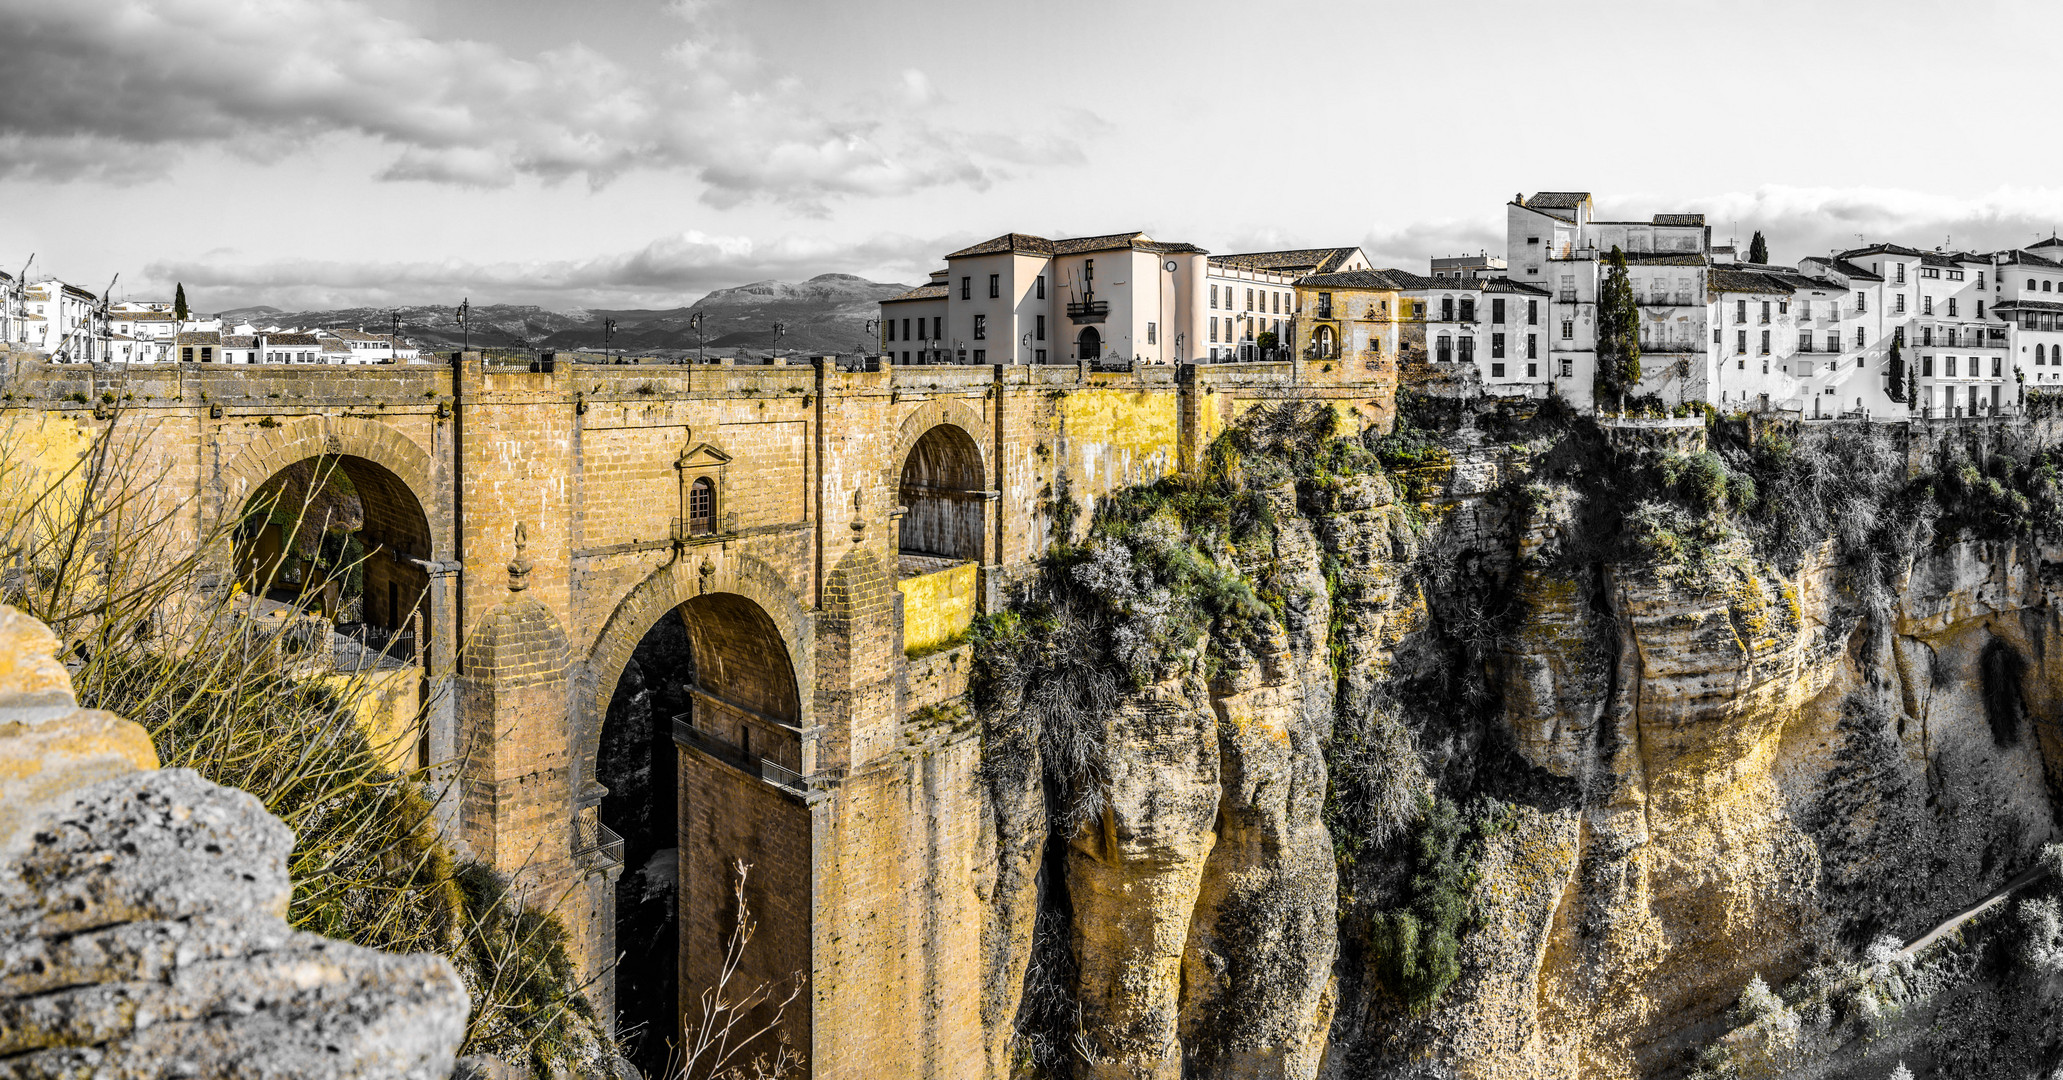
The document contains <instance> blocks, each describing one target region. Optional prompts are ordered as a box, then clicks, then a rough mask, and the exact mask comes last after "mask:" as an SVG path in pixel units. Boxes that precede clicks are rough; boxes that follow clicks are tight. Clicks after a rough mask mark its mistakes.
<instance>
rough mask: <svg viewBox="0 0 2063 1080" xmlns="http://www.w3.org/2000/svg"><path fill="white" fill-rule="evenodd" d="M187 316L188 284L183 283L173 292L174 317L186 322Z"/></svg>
mask: <svg viewBox="0 0 2063 1080" xmlns="http://www.w3.org/2000/svg"><path fill="white" fill-rule="evenodd" d="M186 315H187V311H186V283H185V282H183V281H182V282H180V283H179V285H178V287H177V288H175V289H174V290H173V291H172V317H173V318H175V319H178V320H180V321H182V322H184V321H185V319H186Z"/></svg>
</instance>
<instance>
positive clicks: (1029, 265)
mask: <svg viewBox="0 0 2063 1080" xmlns="http://www.w3.org/2000/svg"><path fill="white" fill-rule="evenodd" d="M1206 273H1207V270H1206V267H1205V252H1204V250H1203V249H1202V248H1199V247H1196V246H1194V245H1192V244H1180V243H1163V242H1161V241H1158V240H1155V239H1153V238H1152V237H1150V236H1147V235H1146V234H1145V233H1143V232H1130V233H1115V234H1112V235H1109V236H1087V237H1076V238H1072V239H1064V240H1049V239H1046V238H1045V237H1040V236H1029V235H1026V234H1024V233H1005V234H1004V235H1002V236H998V237H996V238H995V239H993V240H988V241H985V242H983V243H980V244H975V245H973V246H972V247H967V248H962V249H961V250H959V251H955V252H953V253H952V254H950V255H947V256H946V270H945V273H944V280H943V283H942V284H939V283H937V282H938V279H939V275H933V280H934V284H931V285H926V286H924V287H922V288H919V289H915V290H912V291H911V292H910V293H905V294H902V295H901V296H897V297H891V298H890V299H888V300H885V301H883V302H882V304H881V337H880V348H881V350H882V351H883V352H884V353H891V354H893V355H895V357H896V359H897V361H898V362H901V359H902V353H903V352H905V351H909V352H911V353H912V354H913V356H914V355H916V354H919V353H929V354H931V355H934V356H942V358H943V359H944V360H945V362H947V363H955V364H1042V363H1062V362H1065V363H1072V362H1075V361H1076V360H1101V361H1105V362H1131V363H1143V364H1171V363H1178V362H1182V361H1185V360H1193V359H1195V358H1196V356H1197V355H1198V351H1199V350H1200V348H1201V345H1200V344H1199V343H1200V342H1202V340H1203V334H1204V330H1205V326H1206V324H1205V322H1204V319H1205V307H1204V297H1205V295H1206V293H1205V276H1206ZM941 293H942V294H943V295H940V294H941ZM919 319H923V320H925V321H926V322H927V325H925V326H924V327H923V329H922V331H918V330H917V328H916V325H915V324H916V322H917V320H919ZM905 320H909V321H910V323H911V324H912V325H911V326H910V327H909V328H908V330H907V331H906V330H905V327H904V325H903V324H904V321H905ZM905 333H908V335H909V336H904V335H905ZM891 334H894V335H895V336H894V337H891V336H890V335H891ZM906 346H908V348H907V349H906ZM913 362H914V361H913Z"/></svg>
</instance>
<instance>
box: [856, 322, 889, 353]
mask: <svg viewBox="0 0 2063 1080" xmlns="http://www.w3.org/2000/svg"><path fill="white" fill-rule="evenodd" d="M866 332H867V333H869V334H872V335H874V351H875V352H876V353H877V354H878V353H880V352H881V351H882V350H883V349H885V348H887V345H886V344H885V343H884V342H883V341H882V340H881V320H880V319H868V320H867V331H866ZM859 352H860V355H861V356H862V357H865V356H866V354H867V346H866V344H865V343H864V342H862V343H860V344H859Z"/></svg>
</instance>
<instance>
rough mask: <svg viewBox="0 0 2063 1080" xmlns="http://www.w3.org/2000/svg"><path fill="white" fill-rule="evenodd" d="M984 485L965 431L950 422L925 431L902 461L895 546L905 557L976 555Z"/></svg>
mask: <svg viewBox="0 0 2063 1080" xmlns="http://www.w3.org/2000/svg"><path fill="white" fill-rule="evenodd" d="M983 488H984V484H983V482H982V464H981V448H980V447H978V446H976V445H975V444H974V439H973V438H972V437H971V436H969V435H968V434H967V432H965V431H963V430H961V429H960V428H958V427H956V426H954V425H952V424H940V425H939V426H937V427H935V428H932V429H931V430H930V431H927V432H925V433H924V437H923V438H921V439H918V440H917V445H915V446H913V447H911V448H910V456H909V457H908V458H907V459H905V460H904V462H903V476H902V484H901V488H900V494H899V501H900V502H901V503H902V506H903V517H902V524H901V526H900V532H899V535H898V543H897V547H898V548H899V549H900V550H901V551H902V553H903V555H904V556H905V557H906V558H905V560H904V561H905V562H906V563H907V562H910V561H911V560H910V558H909V557H916V558H918V559H919V560H922V559H927V558H928V559H950V560H954V561H960V562H965V561H969V560H977V559H980V558H981V538H982V519H983V512H984V510H985V509H986V507H987V500H988V496H987V493H986V492H985V491H984V490H983Z"/></svg>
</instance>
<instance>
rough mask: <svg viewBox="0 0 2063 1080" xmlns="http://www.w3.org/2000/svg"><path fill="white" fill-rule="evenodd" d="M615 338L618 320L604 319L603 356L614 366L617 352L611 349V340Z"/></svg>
mask: <svg viewBox="0 0 2063 1080" xmlns="http://www.w3.org/2000/svg"><path fill="white" fill-rule="evenodd" d="M615 337H616V320H615V319H603V320H602V355H603V356H604V357H606V358H607V359H608V360H609V362H610V363H612V364H613V363H615V362H616V354H615V351H614V350H612V349H611V348H610V347H609V342H610V341H611V340H612V339H613V338H615Z"/></svg>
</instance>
